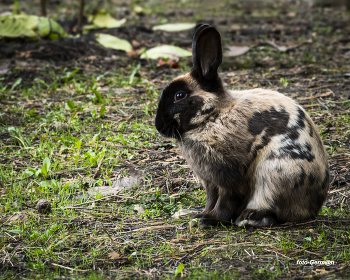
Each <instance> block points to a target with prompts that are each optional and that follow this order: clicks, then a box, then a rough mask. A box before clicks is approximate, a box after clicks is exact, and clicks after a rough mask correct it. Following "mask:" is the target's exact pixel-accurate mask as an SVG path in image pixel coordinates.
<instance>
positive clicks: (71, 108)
mask: <svg viewBox="0 0 350 280" xmlns="http://www.w3.org/2000/svg"><path fill="white" fill-rule="evenodd" d="M67 105H68V107H69V109H70V110H74V108H75V105H74V102H73V101H72V100H68V101H67Z"/></svg>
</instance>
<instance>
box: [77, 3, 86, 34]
mask: <svg viewBox="0 0 350 280" xmlns="http://www.w3.org/2000/svg"><path fill="white" fill-rule="evenodd" d="M84 6H85V1H84V0H80V7H79V19H78V32H79V33H80V35H81V34H82V32H83V16H84Z"/></svg>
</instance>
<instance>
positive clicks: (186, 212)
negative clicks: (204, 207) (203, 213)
mask: <svg viewBox="0 0 350 280" xmlns="http://www.w3.org/2000/svg"><path fill="white" fill-rule="evenodd" d="M196 214H198V211H197V210H190V209H180V210H179V211H177V212H175V213H174V215H173V218H174V219H179V218H184V217H187V216H193V215H196Z"/></svg>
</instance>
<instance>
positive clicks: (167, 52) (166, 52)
mask: <svg viewBox="0 0 350 280" xmlns="http://www.w3.org/2000/svg"><path fill="white" fill-rule="evenodd" d="M188 56H192V53H191V52H189V51H187V50H184V49H181V48H179V47H176V46H169V45H163V46H159V47H155V48H152V49H149V50H148V51H146V52H144V53H143V54H142V55H141V58H150V59H158V58H160V57H163V58H174V57H188Z"/></svg>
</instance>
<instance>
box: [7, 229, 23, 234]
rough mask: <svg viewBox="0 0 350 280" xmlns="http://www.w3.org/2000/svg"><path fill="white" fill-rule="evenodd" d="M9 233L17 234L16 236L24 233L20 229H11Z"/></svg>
mask: <svg viewBox="0 0 350 280" xmlns="http://www.w3.org/2000/svg"><path fill="white" fill-rule="evenodd" d="M7 231H8V232H11V233H15V234H21V233H22V231H21V230H20V229H9V230H7Z"/></svg>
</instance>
